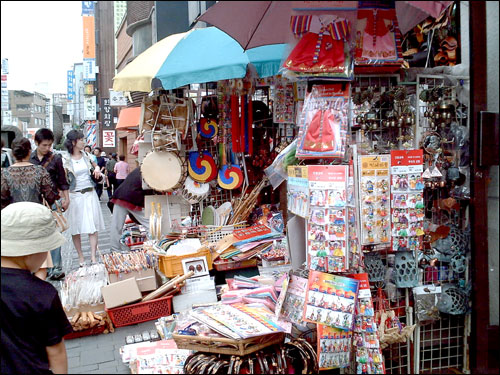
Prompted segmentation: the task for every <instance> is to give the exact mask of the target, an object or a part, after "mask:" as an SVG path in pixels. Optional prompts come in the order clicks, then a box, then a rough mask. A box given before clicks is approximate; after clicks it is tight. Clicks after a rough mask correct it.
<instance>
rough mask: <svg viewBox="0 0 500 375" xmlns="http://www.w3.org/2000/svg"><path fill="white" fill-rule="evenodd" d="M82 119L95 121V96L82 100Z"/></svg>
mask: <svg viewBox="0 0 500 375" xmlns="http://www.w3.org/2000/svg"><path fill="white" fill-rule="evenodd" d="M83 102H84V105H83V119H84V120H96V112H97V104H96V97H95V96H86V97H85V98H84V99H83Z"/></svg>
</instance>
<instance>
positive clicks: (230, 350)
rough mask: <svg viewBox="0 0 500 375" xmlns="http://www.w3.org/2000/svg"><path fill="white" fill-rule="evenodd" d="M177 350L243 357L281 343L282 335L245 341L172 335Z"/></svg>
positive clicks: (277, 334)
mask: <svg viewBox="0 0 500 375" xmlns="http://www.w3.org/2000/svg"><path fill="white" fill-rule="evenodd" d="M172 337H173V339H174V341H175V343H176V344H177V348H179V349H189V350H195V351H200V352H207V353H217V354H229V355H239V356H244V355H247V354H250V353H254V352H256V351H258V350H260V349H263V348H266V347H268V346H271V345H274V344H281V343H283V339H284V337H285V335H284V333H273V334H270V335H264V336H257V337H252V338H249V339H245V340H233V339H229V338H225V337H208V336H189V335H178V334H173V335H172Z"/></svg>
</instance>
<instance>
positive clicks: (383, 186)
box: [377, 179, 389, 193]
mask: <svg viewBox="0 0 500 375" xmlns="http://www.w3.org/2000/svg"><path fill="white" fill-rule="evenodd" d="M377 188H379V189H380V192H381V193H386V192H387V190H388V189H389V184H388V183H387V180H385V179H383V180H380V181H379V182H377Z"/></svg>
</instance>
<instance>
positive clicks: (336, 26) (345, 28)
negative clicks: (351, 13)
mask: <svg viewBox="0 0 500 375" xmlns="http://www.w3.org/2000/svg"><path fill="white" fill-rule="evenodd" d="M326 28H327V30H328V31H329V32H330V35H331V36H332V38H333V39H334V40H346V39H347V38H349V34H350V33H351V23H350V22H349V21H348V20H340V21H336V22H332V23H330V24H328V26H326Z"/></svg>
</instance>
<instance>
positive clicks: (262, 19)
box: [198, 1, 453, 50]
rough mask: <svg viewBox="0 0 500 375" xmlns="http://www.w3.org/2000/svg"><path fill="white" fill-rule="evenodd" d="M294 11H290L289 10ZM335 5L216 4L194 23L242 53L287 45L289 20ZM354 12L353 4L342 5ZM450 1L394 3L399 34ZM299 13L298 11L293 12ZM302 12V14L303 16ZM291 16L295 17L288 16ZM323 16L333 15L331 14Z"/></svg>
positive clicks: (252, 2)
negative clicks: (220, 34) (227, 38)
mask: <svg viewBox="0 0 500 375" xmlns="http://www.w3.org/2000/svg"><path fill="white" fill-rule="evenodd" d="M292 3H293V6H294V7H297V8H296V10H295V11H294V10H293V9H292ZM310 3H320V5H319V6H321V8H322V9H325V8H328V7H331V6H334V5H335V4H338V3H339V2H338V1H322V2H307V1H303V2H301V1H293V2H292V1H219V2H218V3H216V4H214V5H213V6H211V7H210V8H209V9H208V10H207V11H206V12H205V13H203V14H202V15H201V16H200V17H199V18H198V21H204V22H208V23H210V24H212V25H214V26H216V27H218V28H219V29H221V30H222V31H224V32H225V33H226V34H228V35H230V36H231V37H232V38H233V39H235V40H236V41H237V42H238V43H239V44H241V46H242V47H243V49H245V50H247V49H249V48H254V47H260V46H264V45H268V44H280V43H287V42H289V39H290V36H291V31H290V16H291V15H292V14H300V13H305V12H309V13H311V12H314V13H316V14H317V13H318V12H321V9H318V8H317V6H316V5H313V6H315V8H313V6H311V5H310ZM344 3H349V5H353V6H354V7H355V8H356V6H357V2H354V1H346V2H344ZM452 3H453V1H396V2H395V4H396V15H397V18H398V24H399V28H400V30H401V33H402V34H405V33H406V32H407V31H408V30H411V29H412V28H413V27H414V26H415V25H417V24H419V23H420V22H421V21H423V20H424V19H425V18H427V17H428V16H431V17H434V18H437V17H439V15H441V13H442V12H443V11H444V10H445V9H446V8H447V7H448V6H449V5H450V4H452ZM297 9H300V10H297ZM304 11H305V12H304ZM292 12H295V13H292ZM326 12H327V13H330V14H332V13H334V12H335V11H333V12H332V10H331V9H330V10H328V11H326Z"/></svg>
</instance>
